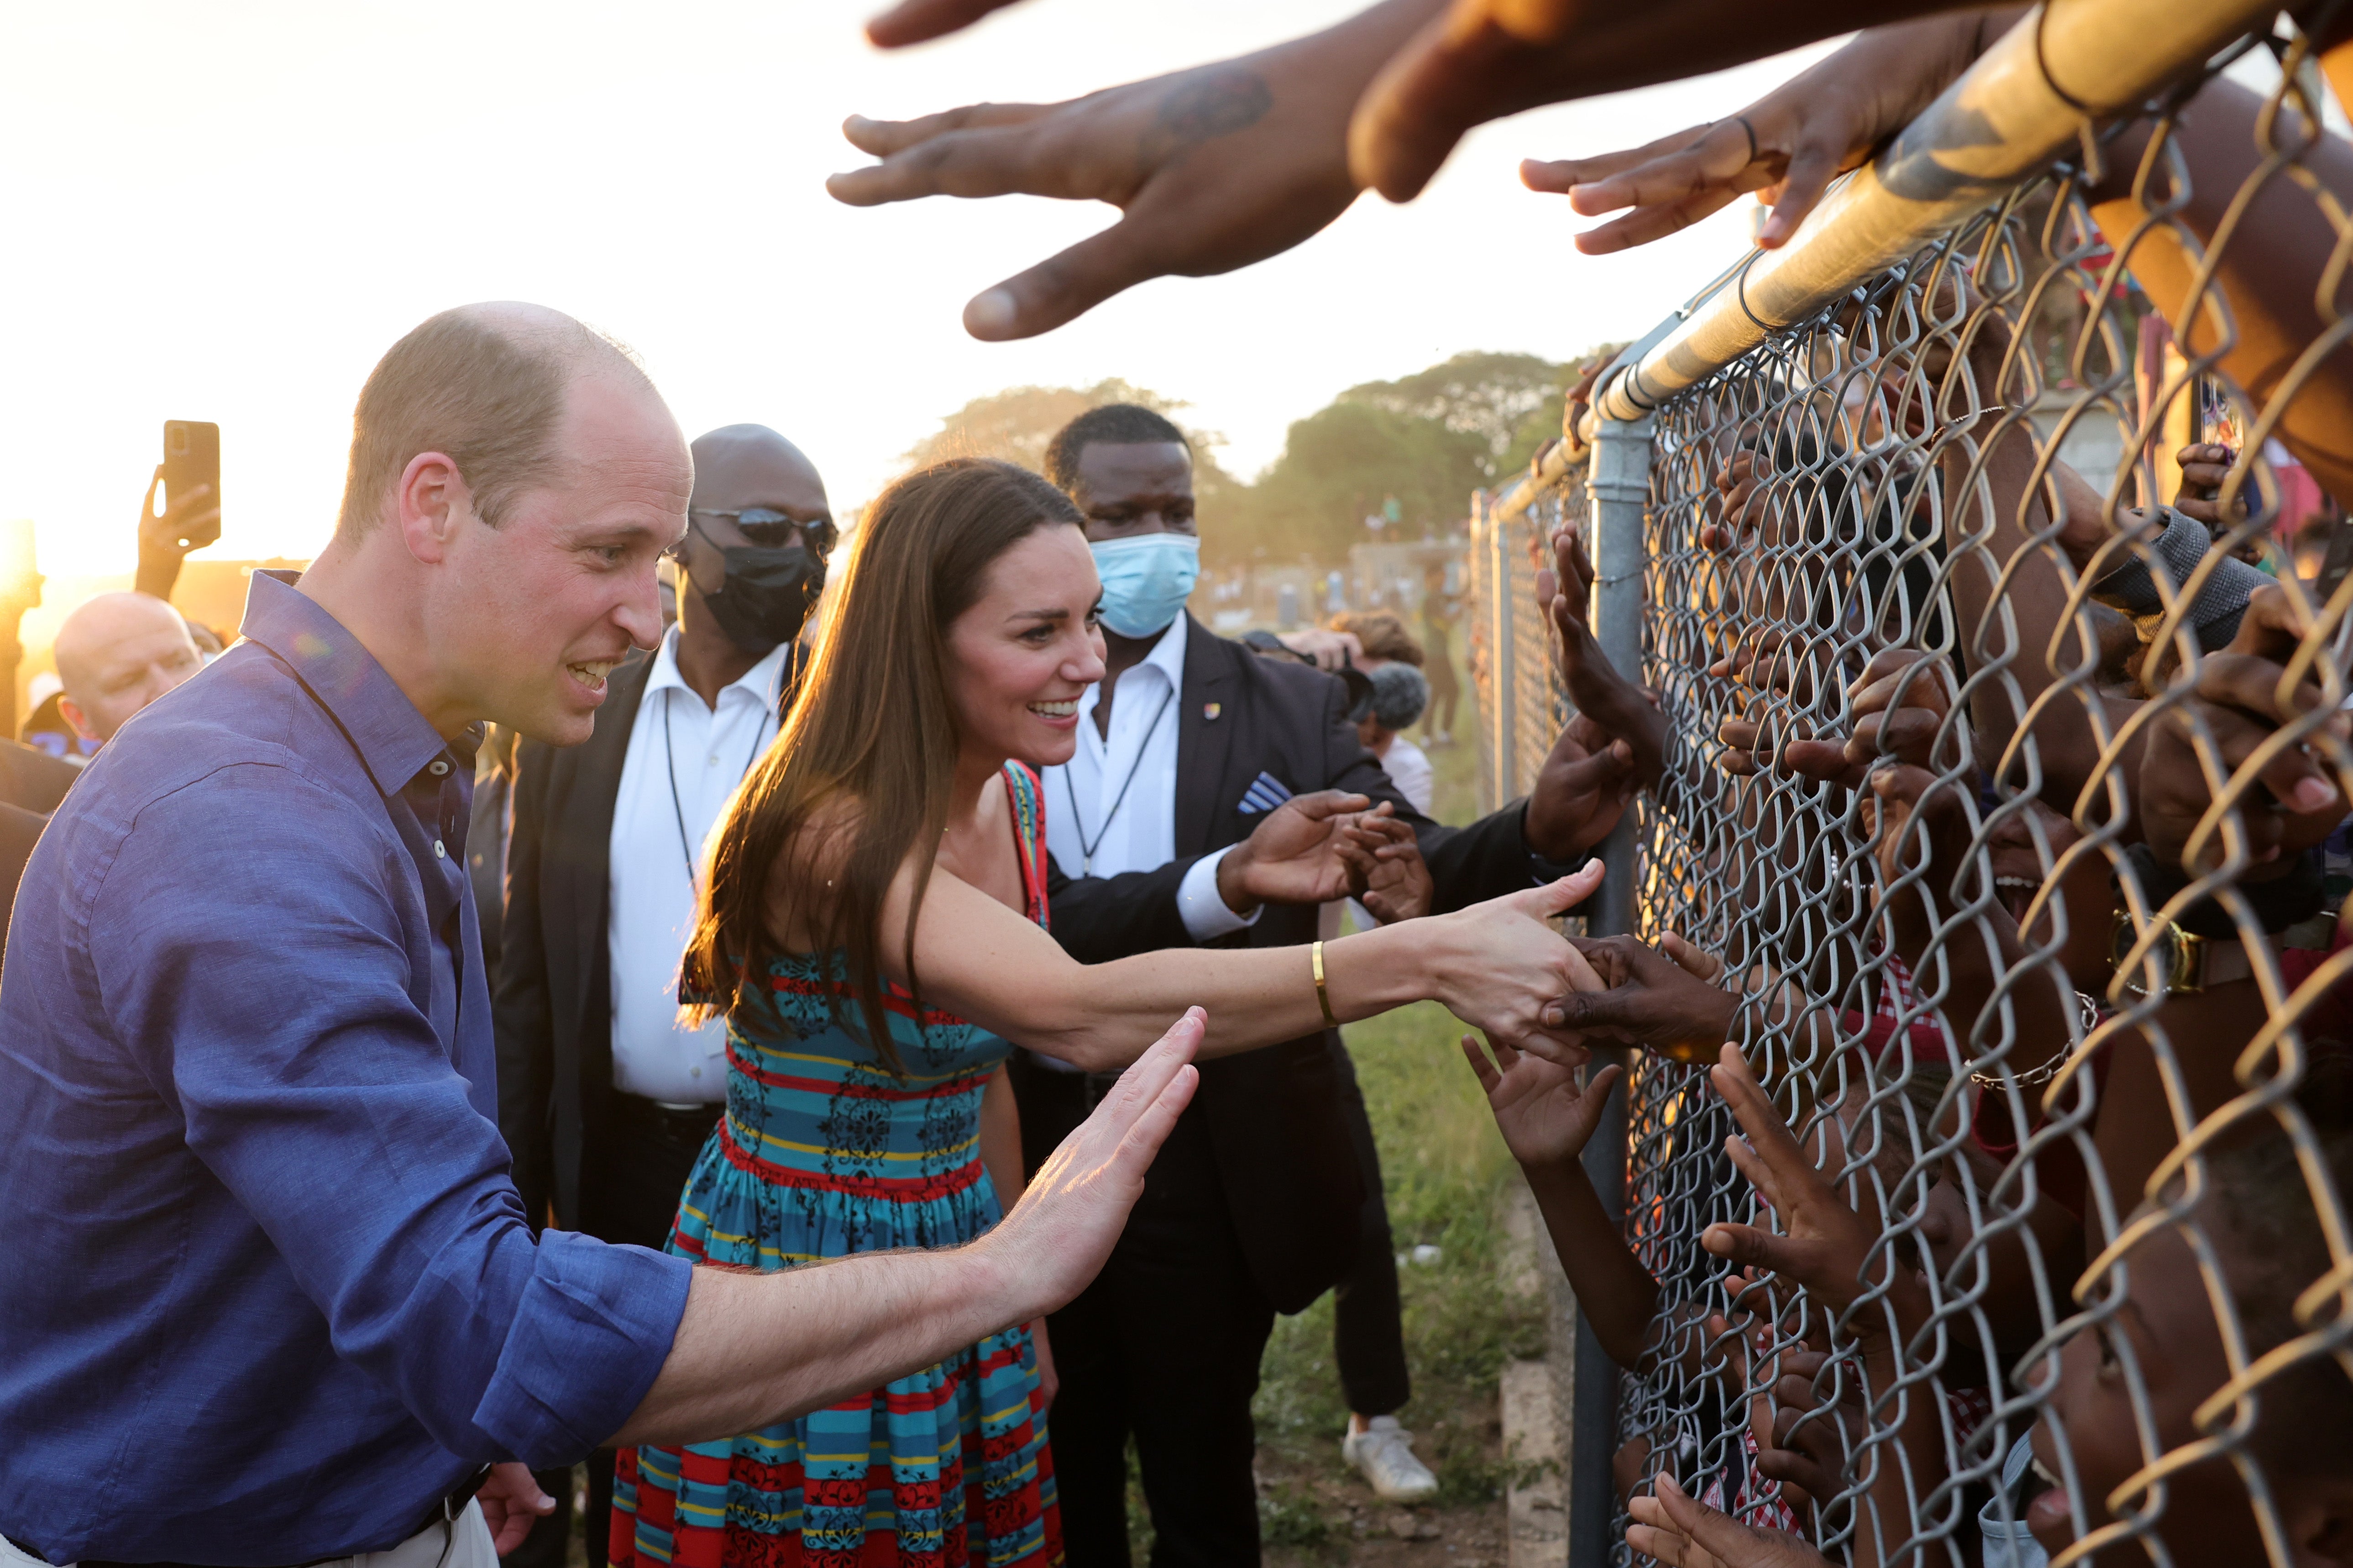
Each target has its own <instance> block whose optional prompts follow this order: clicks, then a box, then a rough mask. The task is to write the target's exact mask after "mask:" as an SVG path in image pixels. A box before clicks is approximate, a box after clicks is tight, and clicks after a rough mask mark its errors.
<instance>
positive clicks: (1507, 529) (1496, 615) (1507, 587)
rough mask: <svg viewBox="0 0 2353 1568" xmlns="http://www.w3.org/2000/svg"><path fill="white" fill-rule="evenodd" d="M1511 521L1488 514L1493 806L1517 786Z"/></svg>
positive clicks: (1488, 661) (1511, 792) (1515, 792)
mask: <svg viewBox="0 0 2353 1568" xmlns="http://www.w3.org/2000/svg"><path fill="white" fill-rule="evenodd" d="M1512 521H1513V520H1512V519H1508V518H1500V517H1497V516H1496V515H1495V514H1494V513H1493V510H1490V511H1489V512H1488V515H1487V549H1488V551H1489V554H1488V558H1487V580H1488V581H1489V582H1490V583H1492V584H1494V591H1493V593H1492V594H1491V595H1488V597H1489V600H1490V603H1489V604H1488V605H1487V606H1486V607H1487V609H1488V610H1489V611H1490V612H1491V615H1490V616H1489V619H1488V623H1487V636H1488V639H1489V640H1488V644H1487V666H1488V668H1489V670H1490V671H1491V672H1492V674H1491V679H1492V682H1493V689H1494V692H1495V712H1494V716H1493V729H1492V731H1491V732H1490V734H1489V737H1488V738H1489V740H1490V741H1491V742H1493V746H1494V753H1493V755H1494V763H1493V766H1494V773H1493V778H1494V781H1495V802H1494V804H1495V805H1501V804H1502V803H1503V802H1504V801H1506V800H1509V799H1511V798H1512V796H1514V795H1517V794H1518V793H1519V787H1520V781H1519V774H1518V767H1519V731H1518V726H1517V724H1516V722H1515V720H1516V718H1517V714H1516V712H1515V711H1514V710H1515V709H1516V708H1517V706H1518V703H1517V698H1518V691H1519V687H1518V681H1517V678H1516V675H1515V673H1514V669H1513V658H1512V598H1513V595H1512V543H1511V540H1512ZM1489 809H1491V810H1492V809H1493V806H1492V805H1491V806H1490V807H1489Z"/></svg>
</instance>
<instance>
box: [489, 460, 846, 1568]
mask: <svg viewBox="0 0 2353 1568" xmlns="http://www.w3.org/2000/svg"><path fill="white" fill-rule="evenodd" d="M693 454H694V493H693V497H692V500H691V502H690V506H689V515H688V519H687V521H688V529H687V533H686V537H685V538H684V539H683V540H681V542H680V543H679V545H678V546H677V548H676V551H675V552H674V554H673V562H674V564H675V565H676V567H677V571H678V624H677V625H676V626H674V627H672V628H671V629H670V632H669V633H668V635H667V636H666V637H664V638H663V642H662V646H661V647H659V649H657V650H656V651H655V652H654V653H653V654H651V655H650V656H649V655H647V654H644V653H633V654H632V655H631V656H630V657H629V658H628V659H627V660H626V661H624V662H623V663H622V664H620V665H618V666H617V667H615V668H613V669H612V670H611V671H609V672H608V673H607V680H608V681H609V682H610V683H611V688H612V690H611V694H610V695H609V696H608V697H607V699H606V701H605V704H604V707H603V709H602V710H601V713H600V715H599V718H598V721H597V724H596V732H595V733H594V734H593V735H592V736H590V738H589V739H588V740H587V741H586V742H584V743H583V744H581V745H578V746H573V747H565V748H557V747H552V746H548V745H544V744H543V743H541V742H536V741H526V742H523V743H522V745H521V746H520V747H519V748H518V749H517V752H516V756H515V762H514V773H513V782H512V827H511V831H510V837H509V839H508V843H507V848H506V867H507V875H506V910H505V918H504V920H503V921H502V922H501V927H500V931H501V956H500V962H499V964H498V970H497V973H496V974H495V976H494V982H495V985H494V1000H493V1003H492V1016H493V1019H494V1021H495V1024H496V1026H497V1031H498V1050H499V1122H500V1130H501V1132H503V1133H504V1135H505V1137H506V1141H507V1146H508V1148H509V1149H510V1150H512V1152H513V1154H514V1179H515V1186H516V1188H517V1189H518V1190H519V1191H520V1192H521V1193H522V1199H523V1207H524V1211H525V1212H526V1213H527V1214H529V1215H531V1216H532V1219H533V1223H534V1224H538V1223H543V1222H545V1221H547V1220H548V1218H549V1215H551V1213H552V1215H553V1216H554V1217H553V1223H554V1225H555V1226H557V1227H559V1228H561V1229H565V1230H577V1231H585V1232H586V1233H587V1234H589V1235H591V1236H595V1237H600V1238H602V1239H604V1240H607V1241H619V1242H629V1243H634V1244H636V1245H638V1246H640V1247H659V1246H661V1245H662V1243H663V1242H664V1241H665V1240H666V1239H667V1238H668V1237H669V1235H670V1221H671V1218H672V1216H673V1215H675V1214H676V1213H677V1210H678V1197H679V1193H680V1191H681V1189H682V1188H683V1187H684V1186H685V1184H686V1178H687V1175H688V1173H689V1172H690V1171H691V1169H692V1167H693V1164H694V1160H695V1156H696V1155H697V1154H698V1153H700V1152H702V1142H703V1139H704V1138H705V1136H706V1135H707V1134H708V1133H709V1132H710V1131H711V1128H712V1123H713V1122H714V1121H717V1119H718V1115H719V1111H720V1109H721V1107H722V1106H723V1103H724V1102H725V1099H726V1092H727V1075H726V1068H725V1062H724V1059H723V1058H722V1057H721V1056H720V1055H719V1052H720V1050H721V1049H722V1048H723V1040H724V1035H723V1029H722V1026H716V1025H712V1026H706V1027H705V1028H703V1029H702V1030H687V1029H683V1028H681V1027H680V1026H678V1024H677V1019H676V1015H677V1007H678V1003H677V976H678V967H679V961H680V958H681V955H682V954H683V953H684V952H685V947H686V938H687V934H688V925H689V922H690V921H691V918H692V915H693V910H694V902H695V879H696V877H697V876H698V875H699V861H700V858H701V851H702V841H703V838H704V837H705V836H706V835H707V834H708V833H709V832H710V830H711V828H712V825H713V823H714V822H715V820H716V818H717V816H718V815H719V812H720V810H721V808H722V807H723V805H724V804H725V801H726V799H727V796H728V795H729V794H730V793H731V792H732V791H733V789H734V787H735V784H737V783H738V782H739V781H740V780H741V779H742V777H743V776H744V773H747V772H748V771H750V768H751V765H752V764H753V763H754V762H755V761H757V760H758V758H759V756H760V754H761V752H763V751H765V749H766V747H767V746H768V744H769V743H770V742H773V741H774V740H775V738H776V733H777V731H778V729H779V728H780V726H781V723H782V718H783V711H784V709H785V707H786V704H787V703H788V702H789V700H790V698H791V693H792V689H793V687H794V684H795V682H796V681H797V679H798V677H799V674H800V652H801V650H800V647H799V645H798V643H797V640H796V639H797V637H798V636H799V633H800V629H801V623H802V621H803V619H804V618H805V617H806V616H807V612H808V609H809V606H810V605H813V604H814V603H815V602H816V599H817V595H818V590H819V589H820V588H822V587H823V585H824V582H825V557H826V552H828V550H829V549H830V548H831V547H832V544H833V540H834V527H833V518H832V513H831V510H830V508H829V507H828V503H827V500H826V494H825V484H824V481H823V480H822V479H819V478H818V472H817V469H816V468H814V467H812V466H811V465H810V463H809V460H808V459H807V458H805V457H803V456H802V455H801V453H800V451H799V450H798V449H797V448H796V447H794V446H793V445H792V443H791V442H789V441H787V440H786V439H785V438H784V437H782V436H779V435H777V434H776V432H775V431H773V430H769V429H766V428H765V427H763V426H751V425H734V426H727V427H725V428H724V429H720V430H714V431H712V432H711V433H710V434H709V435H707V436H704V437H702V438H701V439H700V440H698V441H696V442H695V443H694V447H693ZM485 926H486V929H487V926H488V921H487V918H486V920H485ZM588 1475H589V1486H588V1492H589V1506H588V1516H587V1519H586V1527H587V1529H586V1534H587V1544H588V1553H589V1561H590V1562H591V1563H604V1562H606V1561H607V1542H606V1531H607V1527H608V1522H609V1519H610V1514H611V1508H612V1479H613V1458H612V1455H611V1454H610V1453H609V1452H603V1453H599V1454H598V1455H597V1456H596V1458H593V1459H592V1460H591V1461H590V1462H589V1468H588ZM544 1484H545V1483H543V1485H544ZM556 1495H558V1496H560V1497H565V1498H568V1497H569V1496H570V1487H569V1485H568V1483H567V1484H565V1485H564V1486H563V1487H562V1489H560V1490H557V1491H556ZM540 1533H541V1534H543V1535H547V1536H549V1537H551V1538H553V1539H556V1540H557V1541H558V1542H559V1544H560V1541H561V1536H562V1533H563V1532H562V1531H547V1530H544V1529H543V1530H542V1531H540ZM558 1560H559V1561H560V1558H559V1559H558Z"/></svg>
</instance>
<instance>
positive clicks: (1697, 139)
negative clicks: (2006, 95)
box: [1520, 7, 2014, 256]
mask: <svg viewBox="0 0 2353 1568" xmlns="http://www.w3.org/2000/svg"><path fill="white" fill-rule="evenodd" d="M1914 8H1915V9H1920V8H1923V7H1914ZM1882 15H1884V12H1883V13H1882ZM2011 15H2014V14H2011ZM2009 19H2010V16H2008V15H2004V14H2000V13H1995V14H1989V16H1988V17H1987V18H1986V20H1985V22H1984V23H1983V25H1982V28H1981V27H1980V23H1979V19H1978V17H1977V16H1936V17H1929V18H1926V19H1925V20H1922V21H1917V22H1903V23H1896V24H1894V25H1892V26H1881V27H1873V28H1872V29H1871V30H1870V31H1868V32H1866V33H1864V34H1862V36H1861V37H1857V38H1856V39H1854V41H1853V42H1852V43H1850V44H1848V45H1847V46H1846V47H1844V48H1842V49H1841V50H1839V51H1838V52H1837V53H1836V54H1833V55H1831V56H1830V57H1829V58H1826V59H1823V60H1821V61H1820V62H1819V63H1818V64H1816V65H1814V66H1812V67H1811V68H1809V69H1807V70H1805V71H1802V72H1800V73H1799V75H1798V76H1796V77H1794V78H1792V79H1790V80H1789V81H1788V82H1786V83H1784V84H1783V85H1782V86H1780V87H1778V88H1776V89H1774V90H1773V91H1771V92H1768V93H1767V94H1766V95H1765V96H1764V97H1763V98H1760V99H1758V100H1757V101H1756V102H1754V103H1752V104H1750V105H1748V106H1747V107H1746V109H1744V110H1740V111H1739V112H1738V113H1737V114H1735V115H1727V116H1726V117H1725V118H1724V119H1722V120H1717V121H1711V122H1709V123H1708V124H1705V125H1694V126H1692V127H1690V128H1688V129H1686V130H1683V131H1678V132H1674V133H1673V134H1672V135H1670V136H1662V137H1660V138H1659V139H1658V140H1656V141H1654V142H1646V143H1644V144H1643V145H1641V146H1640V147H1631V148H1628V149H1626V150H1625V151H1623V152H1617V153H1600V154H1599V155H1597V156H1594V157H1590V158H1571V159H1564V160H1561V161H1558V162H1554V163H1546V162H1539V161H1538V160H1535V159H1530V160H1528V161H1527V162H1525V163H1522V164H1521V165H1520V179H1521V181H1522V183H1523V184H1525V185H1526V186H1527V187H1528V188H1529V189H1530V190H1532V191H1547V192H1554V193H1558V194H1563V195H1567V197H1568V201H1569V207H1570V210H1572V211H1574V212H1577V213H1579V214H1582V215H1584V216H1600V215H1602V214H1604V213H1613V212H1621V211H1622V212H1625V214H1626V216H1623V217H1620V218H1614V219H1612V220H1611V221H1610V222H1609V223H1606V224H1603V225H1601V226H1599V227H1598V228H1594V229H1590V230H1588V231H1587V232H1586V233H1584V234H1581V235H1578V236H1577V249H1579V250H1581V251H1583V252H1585V253H1586V254H1587V255H1588V256H1604V255H1608V254H1609V253H1610V252H1612V251H1618V250H1624V249H1627V248H1629V247H1632V246H1637V245H1647V244H1649V243H1650V242H1651V241H1652V240H1655V239H1662V238H1664V237H1666V236H1668V235H1671V234H1673V233H1675V232H1677V231H1678V230H1680V229H1684V228H1688V227H1689V226H1691V225H1693V224H1694V223H1696V222H1698V221H1699V220H1700V219H1701V218H1704V217H1705V216H1708V215H1709V214H1711V213H1715V212H1717V211H1719V210H1721V209H1722V208H1723V207H1725V205H1728V204H1730V203H1731V202H1733V201H1735V200H1736V199H1738V198H1739V197H1741V196H1743V195H1749V194H1751V193H1754V194H1755V195H1757V199H1758V200H1760V201H1762V202H1766V203H1767V204H1769V205H1771V207H1772V209H1773V212H1772V216H1770V217H1768V218H1767V219H1766V221H1765V226H1764V227H1763V228H1762V229H1761V230H1760V231H1759V232H1758V234H1757V245H1758V246H1759V247H1762V248H1764V249H1767V250H1773V249H1778V247H1781V246H1783V245H1786V244H1788V241H1789V238H1790V237H1791V236H1792V235H1794V234H1796V233H1797V231H1798V226H1799V224H1801V223H1803V222H1804V221H1805V219H1806V217H1807V216H1808V215H1809V214H1810V213H1811V212H1812V211H1813V210H1814V207H1815V206H1816V205H1818V204H1819V203H1820V200H1821V198H1822V195H1823V193H1824V192H1825V191H1826V190H1828V188H1829V186H1830V183H1831V180H1832V179H1833V178H1834V177H1836V176H1837V175H1838V174H1841V173H1842V172H1844V171H1846V170H1848V169H1852V168H1856V167H1858V166H1860V165H1861V164H1862V163H1863V162H1864V161H1865V160H1866V159H1868V158H1869V157H1870V156H1871V154H1872V153H1873V152H1875V151H1876V150H1877V149H1878V147H1879V145H1880V144H1881V143H1882V142H1884V141H1885V140H1886V139H1887V138H1888V137H1890V136H1892V135H1893V134H1894V133H1895V132H1897V131H1899V130H1901V129H1902V128H1903V127H1904V126H1905V125H1906V124H1908V123H1909V122H1910V121H1912V120H1913V119H1914V118H1915V117H1916V116H1917V115H1918V114H1919V113H1920V111H1921V110H1924V109H1926V107H1927V106H1928V105H1929V103H1930V102H1932V101H1933V100H1935V98H1936V95H1937V94H1938V93H1939V92H1942V91H1943V90H1944V89H1945V88H1946V86H1947V84H1948V83H1950V82H1951V81H1952V80H1953V79H1954V78H1955V77H1957V76H1958V75H1959V74H1960V73H1961V72H1962V71H1963V70H1965V69H1967V68H1968V65H1969V63H1970V62H1971V61H1972V60H1973V59H1974V58H1976V54H1977V44H1978V38H1979V37H1980V36H1982V37H1984V38H1985V39H1986V40H1988V41H1990V40H1991V39H1993V38H1995V37H2000V34H2001V33H2002V32H2003V31H2004V30H2005V28H2006V26H2007V25H2008V21H2009ZM1744 120H1745V121H1746V122H1747V123H1746V125H1743V123H1742V121H1744ZM1751 132H1754V135H1753V138H1752V134H1751ZM1628 209H1631V210H1628Z"/></svg>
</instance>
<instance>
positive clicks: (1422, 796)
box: [1381, 735, 1438, 816]
mask: <svg viewBox="0 0 2353 1568" xmlns="http://www.w3.org/2000/svg"><path fill="white" fill-rule="evenodd" d="M1381 771H1382V772H1383V773H1387V774H1388V775H1389V783H1391V784H1395V785H1397V790H1398V794H1399V795H1403V796H1405V798H1406V801H1407V803H1408V804H1409V805H1411V806H1412V807H1413V808H1414V810H1416V811H1418V812H1419V813H1421V815H1422V816H1429V815H1430V799H1431V796H1432V795H1433V793H1434V792H1435V789H1436V786H1437V782H1438V781H1437V779H1436V777H1435V776H1434V775H1433V774H1432V773H1430V754H1429V753H1428V752H1424V751H1423V750H1422V749H1421V748H1420V747H1419V746H1417V745H1415V744H1414V743H1413V742H1411V741H1409V740H1407V739H1406V738H1405V737H1404V736H1403V735H1398V736H1397V737H1396V738H1394V739H1393V740H1391V741H1390V742H1389V749H1388V751H1386V752H1382V753H1381Z"/></svg>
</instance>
